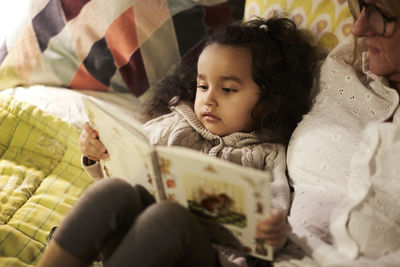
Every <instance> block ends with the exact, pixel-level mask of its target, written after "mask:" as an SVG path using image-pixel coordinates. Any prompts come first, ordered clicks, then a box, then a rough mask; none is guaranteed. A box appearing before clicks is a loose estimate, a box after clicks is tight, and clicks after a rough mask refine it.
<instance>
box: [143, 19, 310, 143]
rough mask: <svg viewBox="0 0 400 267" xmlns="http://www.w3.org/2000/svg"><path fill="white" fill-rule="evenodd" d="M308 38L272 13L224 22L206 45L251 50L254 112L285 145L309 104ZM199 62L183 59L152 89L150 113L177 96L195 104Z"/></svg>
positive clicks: (163, 110)
mask: <svg viewBox="0 0 400 267" xmlns="http://www.w3.org/2000/svg"><path fill="white" fill-rule="evenodd" d="M262 25H265V26H262ZM307 38H308V36H306V34H305V33H304V32H302V31H300V30H298V29H297V27H296V24H295V23H294V22H293V21H292V20H290V19H288V18H279V17H274V18H270V19H261V18H257V19H254V20H250V21H248V22H246V23H244V24H241V25H230V26H226V27H224V28H222V29H221V30H219V31H217V32H216V33H215V34H213V35H211V36H210V37H209V38H208V40H207V42H206V43H205V44H206V45H208V44H211V43H219V44H223V45H229V46H238V47H245V48H248V49H249V50H250V51H251V53H252V58H253V62H252V75H253V79H254V81H255V83H256V84H257V85H258V86H259V88H260V92H261V95H260V99H259V102H258V104H257V105H256V107H255V109H254V110H253V114H252V115H253V117H254V118H256V119H257V121H258V122H259V123H258V128H259V129H266V130H269V131H270V132H272V133H274V134H273V138H274V140H273V141H274V142H278V143H284V144H287V142H288V141H289V138H290V136H291V134H292V132H293V130H294V128H295V127H296V125H297V123H298V122H299V121H300V120H301V118H302V116H303V115H304V114H305V113H307V112H308V110H309V108H310V92H311V87H312V82H313V69H314V63H315V60H314V55H315V53H314V49H313V48H312V47H311V45H310V44H309V42H308V41H307ZM197 56H198V55H197ZM196 63H197V57H195V58H194V59H192V60H187V61H183V62H182V64H181V66H180V67H179V69H178V70H177V71H176V72H175V73H174V74H173V75H170V76H168V77H167V78H166V79H164V80H163V81H162V82H161V83H159V84H158V85H157V86H156V87H155V88H154V97H153V98H152V99H151V101H150V102H149V105H148V113H149V115H151V116H158V115H161V114H164V113H167V112H169V109H168V102H169V100H170V99H171V98H172V97H174V96H179V97H180V99H181V100H186V101H190V102H192V103H193V102H194V99H195V94H196V76H197V64H196Z"/></svg>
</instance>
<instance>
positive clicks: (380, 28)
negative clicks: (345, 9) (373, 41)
mask: <svg viewBox="0 0 400 267" xmlns="http://www.w3.org/2000/svg"><path fill="white" fill-rule="evenodd" d="M348 4H349V8H350V13H351V15H352V16H353V17H354V19H358V17H359V16H360V14H361V12H362V10H363V9H364V8H365V12H366V16H367V20H368V23H369V25H370V26H371V27H372V29H373V30H374V32H375V34H378V35H383V34H384V32H385V21H384V20H383V17H382V15H381V13H380V12H379V11H378V9H377V8H376V7H375V6H373V5H369V4H367V3H365V2H364V1H360V0H350V1H348Z"/></svg>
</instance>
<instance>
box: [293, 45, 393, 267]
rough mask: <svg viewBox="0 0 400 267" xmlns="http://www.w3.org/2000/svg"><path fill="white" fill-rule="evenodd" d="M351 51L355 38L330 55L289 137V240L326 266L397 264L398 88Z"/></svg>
mask: <svg viewBox="0 0 400 267" xmlns="http://www.w3.org/2000/svg"><path fill="white" fill-rule="evenodd" d="M352 53H353V46H352V38H349V39H347V40H346V41H345V42H342V44H340V45H339V46H338V47H337V48H336V49H335V50H334V51H332V53H331V54H330V55H329V56H328V58H327V59H326V60H325V62H324V63H323V65H322V67H321V74H320V77H321V79H320V84H319V88H320V91H319V93H318V95H317V97H316V100H315V104H314V105H313V108H312V110H311V112H310V113H309V114H307V115H306V116H305V117H304V119H303V120H302V122H301V123H300V124H299V125H298V127H297V129H296V130H295V132H294V134H293V136H292V139H291V141H290V144H289V148H288V155H287V164H288V171H289V176H290V178H291V182H292V184H293V186H294V189H295V193H294V198H293V203H292V208H291V213H290V216H289V222H290V224H291V226H292V232H293V233H292V234H291V239H292V240H293V241H294V242H295V243H297V244H298V245H300V246H301V247H302V248H303V249H304V250H306V251H307V252H308V253H309V254H310V255H312V256H313V258H314V259H315V260H316V261H317V262H318V263H319V264H321V265H335V264H336V263H338V264H339V265H340V266H342V265H349V266H356V265H358V264H360V266H361V265H363V264H365V263H371V264H372V265H371V266H374V264H376V263H377V262H380V263H382V264H383V263H388V262H391V263H396V262H397V263H399V262H400V167H399V165H400V164H399V163H400V162H399V161H400V111H399V109H398V106H399V95H398V93H397V91H396V90H394V89H392V88H390V87H388V83H387V81H386V80H385V79H383V78H381V77H377V76H376V75H374V74H372V73H371V72H370V71H369V70H368V58H367V54H366V53H364V54H363V55H362V57H361V56H360V57H359V58H358V59H357V61H356V65H355V67H354V66H352V65H350V64H348V63H346V61H347V62H350V60H351V57H352ZM392 116H393V122H385V121H387V120H388V119H390V118H391V117H392ZM347 225H348V226H347ZM373 262H375V263H373ZM363 266H364V265H363Z"/></svg>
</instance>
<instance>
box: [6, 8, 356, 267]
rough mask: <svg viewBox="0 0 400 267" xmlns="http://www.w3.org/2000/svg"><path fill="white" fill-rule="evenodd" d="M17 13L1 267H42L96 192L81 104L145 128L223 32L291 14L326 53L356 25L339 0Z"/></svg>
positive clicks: (9, 53) (9, 63)
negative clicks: (86, 196) (170, 81)
mask: <svg viewBox="0 0 400 267" xmlns="http://www.w3.org/2000/svg"><path fill="white" fill-rule="evenodd" d="M15 3H16V4H17V5H16V6H14V7H13V8H11V7H10V6H7V5H8V4H5V3H1V6H0V9H1V10H3V12H5V11H4V10H8V11H9V12H11V13H10V14H12V12H13V11H14V12H16V13H14V14H15V15H16V14H19V16H15V17H13V16H10V17H13V18H14V20H13V22H12V23H10V24H8V22H7V21H5V20H4V19H3V22H2V24H1V25H0V27H1V28H3V29H5V28H7V30H2V31H1V34H3V36H0V38H3V39H4V42H3V44H2V45H1V46H0V47H1V48H0V90H1V92H0V123H1V124H0V266H18V267H19V266H21V267H22V266H35V265H36V263H37V262H38V260H39V258H40V255H41V254H42V252H43V250H44V249H45V247H46V238H47V235H48V233H49V231H50V230H51V229H52V227H53V226H55V225H58V224H59V223H60V221H61V220H62V219H63V217H64V216H65V214H66V213H67V212H68V211H69V209H70V208H71V207H72V206H73V205H74V203H75V202H76V200H77V199H79V197H80V195H81V194H82V192H84V191H85V189H87V188H88V187H89V186H90V185H91V184H92V182H93V181H92V180H91V179H90V178H89V177H88V176H87V175H86V174H85V172H84V171H83V170H82V168H81V165H80V152H79V146H78V137H79V132H80V129H81V127H82V124H83V123H84V122H85V121H87V117H86V114H85V111H84V108H83V104H82V98H83V97H90V98H93V99H94V100H95V101H98V102H100V103H101V104H102V105H103V106H105V107H106V108H107V109H110V110H113V109H118V110H122V111H123V112H125V113H127V114H128V115H130V116H134V117H136V118H138V119H139V120H142V121H145V120H146V119H147V117H146V116H145V115H144V114H143V104H144V103H145V101H146V100H147V99H148V98H149V97H150V96H151V94H152V86H154V84H156V83H157V82H158V81H159V80H160V79H162V77H164V76H165V75H166V74H167V73H168V71H169V70H170V69H171V68H173V66H175V65H176V64H178V63H179V61H180V60H182V59H183V58H187V57H190V56H191V54H192V53H193V51H195V50H196V49H198V48H199V47H200V46H201V44H202V40H203V38H204V37H205V36H206V35H207V34H208V33H210V32H211V31H213V30H214V29H216V28H217V27H218V26H220V25H223V24H224V23H229V22H231V21H234V20H243V19H244V20H248V19H250V18H251V17H252V16H254V15H258V16H263V17H270V16H272V15H274V14H276V13H277V12H289V13H291V15H292V16H293V18H294V19H295V21H296V23H297V24H298V25H299V27H301V28H307V29H309V30H311V32H312V33H313V35H314V37H315V43H314V44H315V45H317V46H319V47H321V48H323V49H322V51H325V52H328V51H329V50H331V49H332V48H334V47H335V46H336V45H337V43H338V42H340V41H341V40H342V39H344V38H346V37H347V36H348V35H349V34H350V27H351V23H352V19H351V18H350V13H349V11H348V8H347V4H346V1H336V0H318V1H286V0H275V1H262V0H247V1H243V0H229V1H227V0H193V1H185V0H136V1H134V0H91V1H89V0H80V1H78V0H76V1H68V0H29V1H28V0H25V1H16V2H15ZM9 25H13V27H12V29H10V27H8V26H9ZM323 56H324V55H323V54H321V57H323ZM295 250H296V249H294V250H293V251H294V252H293V251H292V253H294V254H292V255H295V254H296V252H295ZM299 253H300V251H299ZM299 255H300V254H299ZM279 262H281V263H282V264H283V265H282V266H291V265H303V266H304V264H309V265H314V264H315V263H314V262H313V260H312V259H311V258H308V257H303V256H299V257H295V256H285V255H283V256H282V257H281V258H280V260H279V261H278V264H279ZM285 264H286V265H285Z"/></svg>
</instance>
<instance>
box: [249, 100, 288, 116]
mask: <svg viewBox="0 0 400 267" xmlns="http://www.w3.org/2000/svg"><path fill="white" fill-rule="evenodd" d="M281 105H282V100H281V97H280V96H271V97H269V98H267V99H264V100H262V101H260V102H258V104H257V105H256V107H255V108H254V111H253V117H254V119H256V120H259V119H262V118H265V117H266V116H268V115H269V114H272V113H275V112H277V111H278V110H279V108H280V107H281Z"/></svg>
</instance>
